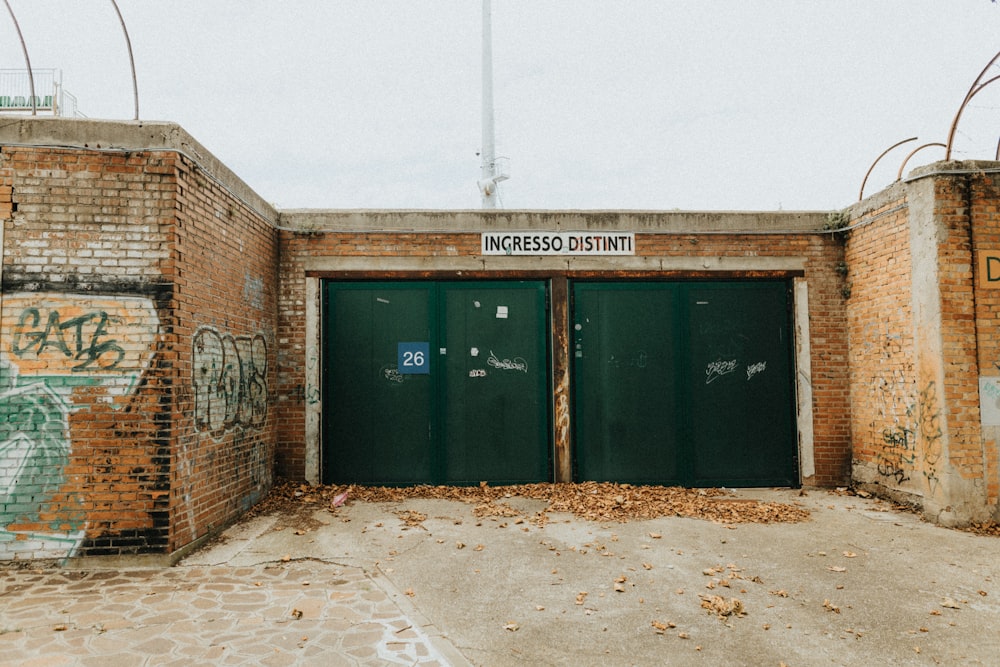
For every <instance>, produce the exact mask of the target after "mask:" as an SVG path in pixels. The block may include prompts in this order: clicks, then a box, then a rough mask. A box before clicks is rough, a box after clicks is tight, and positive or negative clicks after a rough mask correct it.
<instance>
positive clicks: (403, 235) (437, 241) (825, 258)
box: [277, 212, 850, 486]
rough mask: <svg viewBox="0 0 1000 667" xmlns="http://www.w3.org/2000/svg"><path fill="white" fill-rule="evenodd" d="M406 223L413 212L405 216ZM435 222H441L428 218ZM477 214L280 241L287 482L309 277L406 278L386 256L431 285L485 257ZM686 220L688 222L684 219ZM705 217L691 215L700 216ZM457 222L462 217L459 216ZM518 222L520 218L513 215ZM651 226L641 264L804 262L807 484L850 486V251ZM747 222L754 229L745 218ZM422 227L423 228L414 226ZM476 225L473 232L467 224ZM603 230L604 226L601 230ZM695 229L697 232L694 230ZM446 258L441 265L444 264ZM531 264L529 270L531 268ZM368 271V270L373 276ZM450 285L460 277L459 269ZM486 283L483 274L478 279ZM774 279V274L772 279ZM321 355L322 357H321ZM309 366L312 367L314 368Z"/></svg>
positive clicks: (821, 241)
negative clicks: (455, 228)
mask: <svg viewBox="0 0 1000 667" xmlns="http://www.w3.org/2000/svg"><path fill="white" fill-rule="evenodd" d="M398 215H399V216H402V217H403V218H406V216H407V214H406V213H398ZM427 215H433V214H427ZM468 215H469V216H471V221H469V220H465V222H466V223H468V224H471V226H473V227H475V226H476V225H477V223H478V224H479V225H480V227H479V228H478V229H476V230H475V231H467V232H465V233H461V232H455V233H445V232H440V231H428V232H426V233H416V232H405V231H399V232H392V231H383V232H381V233H379V232H372V231H360V230H359V231H345V232H333V231H317V230H319V229H322V228H324V227H325V228H327V229H336V228H337V227H338V226H344V225H345V224H346V223H345V221H344V220H343V219H342V218H343V215H340V214H336V213H331V214H330V216H329V217H328V218H327V219H325V220H324V219H322V214H321V213H318V214H317V216H318V217H319V218H320V219H319V220H311V221H310V223H309V224H310V225H312V227H314V229H311V230H310V229H302V230H301V231H293V230H291V229H285V230H284V231H282V233H281V253H280V255H281V272H280V291H281V295H280V298H279V302H280V304H281V314H280V317H279V332H278V365H279V369H278V391H277V393H278V397H279V399H278V414H279V417H278V419H279V429H278V444H277V464H278V471H279V473H280V474H282V475H285V476H288V477H291V478H296V479H302V478H304V477H305V475H306V458H307V452H306V442H307V439H306V430H307V429H306V412H307V405H309V404H311V403H315V402H316V401H318V399H319V397H318V395H314V392H315V391H316V390H315V388H312V387H310V385H309V383H308V382H307V378H306V373H305V371H304V365H303V363H302V359H303V357H304V356H306V357H307V358H308V357H309V354H310V352H309V350H310V349H311V348H310V343H309V341H308V340H307V338H306V331H305V328H306V307H307V296H306V280H307V276H314V277H316V276H328V277H335V278H341V279H343V278H347V277H349V276H351V275H354V276H355V277H357V276H364V277H368V278H372V277H376V276H378V275H380V270H381V271H385V273H382V274H381V275H386V276H393V275H394V276H396V277H402V274H398V273H395V274H394V273H392V271H391V267H392V266H393V264H392V262H391V261H388V258H401V257H410V258H427V260H426V262H424V263H423V265H422V266H423V267H424V268H423V269H422V270H420V271H410V272H409V273H407V274H405V275H407V276H408V277H411V278H414V277H418V278H419V277H426V276H430V275H435V276H438V277H447V275H448V271H447V269H442V267H447V266H448V263H447V260H448V258H475V257H477V256H479V254H480V252H481V250H480V231H481V230H484V229H486V228H487V227H486V225H488V224H491V223H492V222H493V221H489V222H484V219H483V218H479V217H478V216H476V215H475V214H468ZM526 215H528V217H531V218H532V220H534V219H535V218H536V217H542V218H544V220H540V221H535V224H544V225H545V227H544V228H546V229H571V228H573V226H574V225H576V226H578V228H586V229H596V228H608V227H607V226H608V225H614V224H616V222H615V220H616V219H617V218H616V216H615V215H612V214H607V213H594V214H589V213H572V214H570V213H567V214H561V213H559V212H552V213H544V214H526ZM681 215H683V214H681ZM697 215H699V214H691V216H692V217H696V216H697ZM421 217H426V215H422V214H419V213H418V214H414V216H413V218H414V220H417V219H419V218H421ZM456 217H462V218H463V220H464V216H462V215H460V214H456ZM511 217H516V214H514V215H513V216H511ZM649 217H650V221H649V223H648V226H649V227H652V228H653V229H652V230H650V231H648V232H647V233H642V232H641V231H640V232H637V233H636V246H637V253H636V254H637V256H639V257H641V258H679V259H686V260H693V259H694V258H704V259H705V260H706V263H705V265H706V266H711V267H714V268H716V269H717V268H718V267H719V262H718V260H719V258H720V257H724V258H727V259H731V260H733V265H734V266H736V265H739V263H740V260H745V259H747V258H752V259H761V258H765V259H767V258H772V259H773V258H804V259H805V268H804V271H803V273H804V276H805V279H806V281H807V285H808V294H809V297H808V298H809V309H810V315H809V329H810V334H811V341H810V342H811V353H812V356H811V364H812V375H811V383H812V392H813V412H814V416H815V419H814V424H813V439H814V460H815V474H814V475H813V476H812V477H811V478H809V479H807V480H805V481H806V482H807V483H808V484H813V485H820V486H834V485H843V484H847V483H848V482H849V475H850V418H849V414H850V404H849V386H848V375H847V355H848V350H847V339H846V336H845V318H846V312H845V308H844V296H843V293H842V292H843V279H842V277H841V275H840V274H838V272H837V268H836V267H837V266H838V265H840V264H841V263H842V262H843V246H842V244H841V243H840V242H839V241H838V240H837V239H835V238H834V237H833V236H832V235H829V234H815V233H799V234H796V233H791V234H737V233H733V234H697V233H693V234H683V233H662V232H661V231H657V230H656V229H655V228H656V227H657V225H658V224H664V225H666V222H667V217H668V216H661V222H659V223H658V222H657V219H656V218H657V216H656V215H655V214H650V216H649ZM745 220H746V221H751V220H752V218H751V217H747V218H746V219H745ZM386 222H387V221H385V220H380V219H379V214H377V213H374V212H373V213H372V214H371V227H376V226H377V225H379V224H383V225H385V224H386ZM388 222H389V224H396V223H398V221H395V220H392V221H388ZM519 223H523V220H522V221H516V222H513V223H511V222H510V221H506V222H505V224H513V225H515V227H516V225H517V224H519ZM407 224H408V222H407V221H406V220H405V219H404V220H403V221H402V222H401V223H399V225H400V226H401V227H405V226H406V225H407ZM415 224H418V226H419V223H415ZM449 224H451V222H445V223H442V224H440V225H437V226H438V227H441V228H444V227H447V226H448V225H449ZM468 224H467V225H466V226H468ZM598 225H600V227H599V226H598ZM696 226H697V225H694V224H689V225H688V227H689V228H690V227H696ZM324 257H328V258H340V259H345V258H352V257H353V258H358V259H361V260H367V261H362V262H361V264H360V265H361V267H362V269H361V270H359V271H355V272H354V273H353V274H351V273H350V272H336V271H334V272H329V271H327V272H324V271H322V270H310V269H309V267H310V266H312V265H315V263H316V262H315V260H317V259H321V258H324ZM442 260H443V261H442ZM530 266H531V264H530V262H529V263H527V264H523V265H522V270H523V269H524V268H525V267H529V268H530ZM591 266H592V269H590V271H589V272H588V276H589V277H594V276H595V275H601V274H602V271H603V274H604V275H606V276H608V277H610V278H611V279H622V278H626V279H627V278H628V277H630V276H631V277H645V278H646V279H649V278H650V277H654V278H655V277H667V276H671V277H674V278H678V279H683V278H685V277H689V278H690V277H700V278H703V279H704V278H711V277H713V276H714V277H722V276H724V277H729V278H733V277H736V278H744V279H753V278H754V277H761V276H762V275H764V274H766V273H767V272H766V271H764V272H756V273H755V272H754V271H747V270H743V271H735V272H728V273H724V272H720V271H718V270H708V269H703V270H701V271H696V270H690V269H688V270H674V271H663V270H652V271H645V272H641V271H639V272H637V271H632V272H628V271H621V270H617V269H615V268H614V263H613V262H608V261H606V260H605V261H604V262H603V266H602V264H601V263H597V262H595V263H592V264H591ZM649 266H650V267H656V266H657V264H656V262H655V261H654V262H651V263H650V264H649ZM365 268H367V271H366V270H365ZM461 273H462V274H463V275H466V276H468V275H471V273H470V272H469V271H463V272H461ZM451 275H452V277H456V273H455V272H454V271H452V273H451ZM475 275H476V276H477V277H480V278H481V277H483V275H484V274H483V273H479V274H475ZM488 275H489V276H490V277H492V278H494V279H502V278H504V277H510V276H512V275H519V274H516V273H511V272H503V271H497V272H491V273H489V274H488ZM548 275H569V276H570V277H572V276H573V275H578V274H574V272H572V271H570V272H568V273H567V272H562V273H561V274H560V272H552V271H550V272H549V274H548ZM772 277H773V276H772ZM313 354H315V351H313ZM307 363H310V362H309V361H307ZM312 363H318V358H316V359H312Z"/></svg>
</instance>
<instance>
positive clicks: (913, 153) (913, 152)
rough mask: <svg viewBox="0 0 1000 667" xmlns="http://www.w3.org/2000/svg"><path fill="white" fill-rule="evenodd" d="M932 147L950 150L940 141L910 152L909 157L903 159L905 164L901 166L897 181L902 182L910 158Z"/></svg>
mask: <svg viewBox="0 0 1000 667" xmlns="http://www.w3.org/2000/svg"><path fill="white" fill-rule="evenodd" d="M931 146H940V147H941V148H948V147H947V146H945V145H944V144H942V143H941V142H939V141H938V142H935V143H932V144H924V145H923V146H919V147H917V148H914V149H913V150H912V151H910V154H909V155H907V156H906V157H905V158H903V164H901V165H899V173H898V174H896V180H897V181H898V180H901V179H902V178H903V169H905V168H906V163H907V162H909V161H910V158H911V157H913V156H914V155H915V154H916V153H917V151H922V150H924V149H925V148H930V147H931Z"/></svg>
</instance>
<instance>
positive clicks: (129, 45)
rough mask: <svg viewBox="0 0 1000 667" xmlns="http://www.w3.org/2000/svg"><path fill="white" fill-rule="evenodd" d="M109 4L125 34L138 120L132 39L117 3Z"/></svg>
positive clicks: (137, 89)
mask: <svg viewBox="0 0 1000 667" xmlns="http://www.w3.org/2000/svg"><path fill="white" fill-rule="evenodd" d="M111 4H112V5H114V7H115V13H116V14H118V21H119V23H121V24H122V32H123V33H124V34H125V45H126V46H127V47H128V62H129V65H131V67H132V97H133V99H134V100H135V120H139V86H138V84H137V83H136V80H135V58H134V57H133V56H132V40H130V39H129V38H128V30H127V29H126V28H125V19H123V18H122V13H121V11H120V10H119V9H118V3H117V2H115V0H111Z"/></svg>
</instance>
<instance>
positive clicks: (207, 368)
mask: <svg viewBox="0 0 1000 667" xmlns="http://www.w3.org/2000/svg"><path fill="white" fill-rule="evenodd" d="M193 350H194V360H193V361H194V363H193V371H192V372H193V374H194V377H193V378H192V385H193V387H194V414H195V425H196V426H197V428H198V430H200V431H210V432H211V433H212V434H214V435H222V434H223V433H225V432H226V431H229V430H232V429H234V428H237V427H240V426H242V427H248V428H259V427H261V426H262V425H263V424H264V420H265V419H266V417H267V341H266V339H265V338H264V336H263V335H262V334H257V335H254V336H233V335H232V334H228V333H220V332H219V331H217V330H215V329H213V328H211V327H202V328H200V329H198V331H197V332H195V335H194V344H193Z"/></svg>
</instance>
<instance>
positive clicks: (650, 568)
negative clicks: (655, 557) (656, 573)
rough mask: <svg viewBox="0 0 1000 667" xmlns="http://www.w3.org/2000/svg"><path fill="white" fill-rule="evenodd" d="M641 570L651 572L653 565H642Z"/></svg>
mask: <svg viewBox="0 0 1000 667" xmlns="http://www.w3.org/2000/svg"><path fill="white" fill-rule="evenodd" d="M642 568H643V569H644V570H652V569H653V564H652V563H643V564H642Z"/></svg>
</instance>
